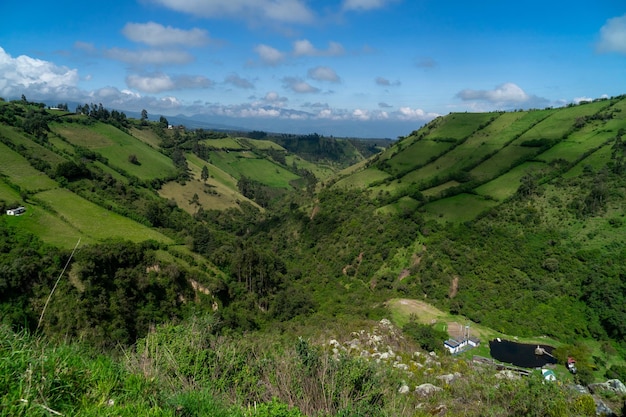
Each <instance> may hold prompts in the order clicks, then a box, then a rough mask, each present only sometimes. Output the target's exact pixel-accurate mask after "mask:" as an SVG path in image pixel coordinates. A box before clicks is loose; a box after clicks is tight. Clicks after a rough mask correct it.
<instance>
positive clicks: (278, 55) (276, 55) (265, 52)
mask: <svg viewBox="0 0 626 417" xmlns="http://www.w3.org/2000/svg"><path fill="white" fill-rule="evenodd" d="M254 51H255V52H256V53H257V55H259V58H260V59H261V62H263V63H264V64H266V65H272V66H274V65H278V64H280V63H281V62H283V61H284V60H285V54H284V53H282V52H280V51H279V50H278V49H275V48H272V47H271V46H268V45H263V44H261V45H257V46H256V47H255V48H254Z"/></svg>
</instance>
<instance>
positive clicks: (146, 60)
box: [104, 48, 194, 65]
mask: <svg viewBox="0 0 626 417" xmlns="http://www.w3.org/2000/svg"><path fill="white" fill-rule="evenodd" d="M104 55H105V56H106V57H107V58H111V59H115V60H117V61H122V62H126V63H129V64H135V65H141V64H149V65H163V64H188V63H190V62H192V61H193V60H194V57H193V56H192V55H191V54H189V53H187V52H185V51H175V50H157V49H148V50H139V51H131V50H129V49H122V48H111V49H107V50H106V51H105V52H104Z"/></svg>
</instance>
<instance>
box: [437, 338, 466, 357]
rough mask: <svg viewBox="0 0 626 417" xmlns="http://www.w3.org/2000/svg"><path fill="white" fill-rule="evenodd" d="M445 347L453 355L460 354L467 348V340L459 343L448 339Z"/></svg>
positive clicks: (444, 344)
mask: <svg viewBox="0 0 626 417" xmlns="http://www.w3.org/2000/svg"><path fill="white" fill-rule="evenodd" d="M443 346H444V347H445V348H446V349H448V351H449V352H450V353H452V354H454V353H458V352H460V351H461V350H462V349H463V348H464V347H465V346H467V340H463V341H461V342H459V341H458V340H456V339H448V340H446V341H445V342H443Z"/></svg>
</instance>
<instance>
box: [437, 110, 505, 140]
mask: <svg viewBox="0 0 626 417" xmlns="http://www.w3.org/2000/svg"><path fill="white" fill-rule="evenodd" d="M494 117H498V114H497V113H450V115H449V116H448V117H446V118H443V119H437V122H436V126H435V127H434V128H431V129H430V131H429V132H428V138H429V139H457V140H458V139H463V138H466V137H468V136H469V135H471V134H472V133H473V132H474V131H476V130H477V129H478V128H479V126H480V125H482V124H485V123H487V122H488V121H489V120H491V119H492V118H494Z"/></svg>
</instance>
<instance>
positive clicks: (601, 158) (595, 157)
mask: <svg viewBox="0 0 626 417" xmlns="http://www.w3.org/2000/svg"><path fill="white" fill-rule="evenodd" d="M611 152H612V150H611V146H610V145H605V146H603V147H601V148H600V149H598V150H597V151H595V152H594V153H592V154H591V155H589V156H587V157H586V158H584V159H583V160H581V161H579V162H578V163H577V164H576V165H574V166H573V167H572V168H571V169H570V170H569V171H567V172H566V173H564V174H563V177H564V178H572V177H576V176H578V175H580V174H582V173H583V170H585V169H586V168H591V169H593V170H594V171H599V170H601V169H602V168H604V167H605V166H606V163H607V162H608V161H610V160H611Z"/></svg>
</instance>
